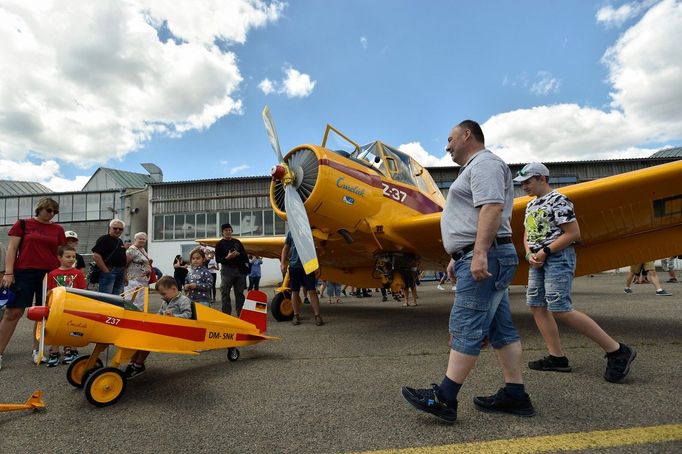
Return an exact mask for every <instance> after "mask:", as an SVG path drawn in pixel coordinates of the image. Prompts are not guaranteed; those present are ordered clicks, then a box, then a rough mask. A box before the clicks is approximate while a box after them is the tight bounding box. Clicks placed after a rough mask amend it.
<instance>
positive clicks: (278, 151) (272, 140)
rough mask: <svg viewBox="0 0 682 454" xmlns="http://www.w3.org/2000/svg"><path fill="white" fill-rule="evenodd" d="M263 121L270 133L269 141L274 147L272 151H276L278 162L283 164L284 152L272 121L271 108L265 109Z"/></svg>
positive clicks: (266, 107)
mask: <svg viewBox="0 0 682 454" xmlns="http://www.w3.org/2000/svg"><path fill="white" fill-rule="evenodd" d="M263 121H264V122H265V130H266V131H267V132H268V139H270V145H272V149H273V150H275V155H276V156H277V162H282V161H284V158H283V157H282V150H281V149H280V147H279V138H278V137H277V130H276V129H275V122H274V121H272V116H271V115H270V108H269V107H268V106H265V108H264V109H263Z"/></svg>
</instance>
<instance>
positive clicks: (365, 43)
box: [360, 36, 367, 49]
mask: <svg viewBox="0 0 682 454" xmlns="http://www.w3.org/2000/svg"><path fill="white" fill-rule="evenodd" d="M360 45H361V46H362V48H363V49H367V38H365V37H364V36H361V37H360Z"/></svg>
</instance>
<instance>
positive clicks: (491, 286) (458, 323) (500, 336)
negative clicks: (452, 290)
mask: <svg viewBox="0 0 682 454" xmlns="http://www.w3.org/2000/svg"><path fill="white" fill-rule="evenodd" d="M472 257H473V251H472V252H469V253H468V254H466V255H464V256H463V257H462V258H460V259H459V260H457V261H456V262H455V275H456V276H457V294H456V296H455V304H454V305H453V306H452V310H451V311H450V326H449V329H450V335H451V336H452V340H451V344H450V348H452V349H453V350H455V351H457V352H460V353H464V354H466V355H471V356H478V354H479V353H480V352H481V342H483V340H484V339H485V338H486V337H487V338H488V340H489V341H490V345H492V347H493V348H495V349H500V348H502V347H504V346H505V345H509V344H513V343H514V342H518V341H519V340H521V338H520V337H519V334H518V332H517V331H516V328H515V327H514V324H513V323H512V319H511V310H510V309H509V292H508V290H507V289H508V287H509V284H511V281H512V278H513V277H514V273H515V272H516V267H517V265H518V264H519V258H518V256H517V255H516V250H515V249H514V245H513V244H502V245H499V246H493V247H491V248H490V250H489V251H488V272H489V273H490V274H492V276H491V277H489V278H487V279H484V280H482V281H476V280H474V278H473V276H472V275H471V260H472Z"/></svg>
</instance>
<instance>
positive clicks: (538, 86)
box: [530, 71, 561, 96]
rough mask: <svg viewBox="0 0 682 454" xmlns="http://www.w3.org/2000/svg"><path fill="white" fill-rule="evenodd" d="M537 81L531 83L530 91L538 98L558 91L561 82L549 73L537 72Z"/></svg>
mask: <svg viewBox="0 0 682 454" xmlns="http://www.w3.org/2000/svg"><path fill="white" fill-rule="evenodd" d="M538 78H539V80H537V81H535V82H533V85H531V86H530V91H531V92H533V93H535V94H536V95H538V96H547V95H548V94H550V93H556V92H557V91H559V87H560V86H561V81H560V80H559V79H557V78H556V77H554V76H553V75H552V73H550V72H549V71H538Z"/></svg>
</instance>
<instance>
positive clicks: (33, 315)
mask: <svg viewBox="0 0 682 454" xmlns="http://www.w3.org/2000/svg"><path fill="white" fill-rule="evenodd" d="M49 315H50V308H49V307H47V306H33V307H29V308H28V312H27V313H26V317H27V318H28V319H29V320H33V321H34V322H39V321H41V320H43V319H44V318H45V319H46V318H47V317H48V316H49Z"/></svg>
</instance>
